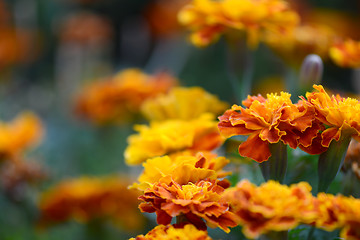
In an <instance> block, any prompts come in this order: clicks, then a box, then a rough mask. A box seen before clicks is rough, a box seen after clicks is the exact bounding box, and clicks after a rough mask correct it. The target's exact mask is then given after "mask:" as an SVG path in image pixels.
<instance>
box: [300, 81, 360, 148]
mask: <svg viewBox="0 0 360 240" xmlns="http://www.w3.org/2000/svg"><path fill="white" fill-rule="evenodd" d="M314 88H315V89H316V90H317V91H316V92H312V93H307V94H306V98H307V102H308V103H310V104H311V105H312V106H314V107H315V109H316V118H317V119H318V120H319V121H321V122H322V123H324V124H325V125H326V126H327V129H326V130H324V131H323V132H322V134H321V136H322V141H321V144H322V145H323V146H324V147H328V146H329V145H330V143H331V141H332V140H334V139H335V140H336V141H339V140H340V138H347V137H350V136H353V137H360V103H359V101H358V100H356V99H354V98H342V97H340V96H339V95H336V96H334V95H332V96H331V97H330V96H329V95H328V94H327V92H326V91H325V90H324V88H323V86H321V85H314Z"/></svg>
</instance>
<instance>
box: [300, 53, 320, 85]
mask: <svg viewBox="0 0 360 240" xmlns="http://www.w3.org/2000/svg"><path fill="white" fill-rule="evenodd" d="M323 69H324V66H323V62H322V60H321V58H320V57H319V56H318V55H316V54H310V55H308V56H307V57H306V58H305V59H304V61H303V63H302V65H301V69H300V84H301V86H302V88H308V87H311V86H312V85H313V84H319V83H320V82H321V78H322V74H323Z"/></svg>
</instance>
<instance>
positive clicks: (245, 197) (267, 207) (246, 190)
mask: <svg viewBox="0 0 360 240" xmlns="http://www.w3.org/2000/svg"><path fill="white" fill-rule="evenodd" d="M222 199H223V200H225V201H226V202H228V203H230V206H231V208H230V211H232V212H234V213H235V214H236V215H237V216H238V217H239V219H240V220H239V222H240V225H241V226H242V227H243V228H242V229H243V232H244V234H245V236H246V237H248V238H257V237H258V236H260V235H261V234H263V233H266V232H268V231H284V230H288V229H291V228H295V227H296V226H297V225H298V224H300V223H311V222H312V221H314V217H315V216H316V212H315V211H314V204H313V196H312V195H311V186H310V185H309V184H308V183H306V182H301V183H298V184H294V185H291V186H290V187H288V186H286V185H281V184H279V183H278V182H275V181H268V182H266V183H263V184H262V185H261V186H259V187H257V186H255V185H254V184H252V183H250V182H249V181H248V180H243V181H241V182H239V183H238V184H237V185H236V187H233V188H229V189H227V190H225V192H224V194H223V196H222Z"/></svg>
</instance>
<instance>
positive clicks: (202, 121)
mask: <svg viewBox="0 0 360 240" xmlns="http://www.w3.org/2000/svg"><path fill="white" fill-rule="evenodd" d="M212 119H213V115H212V114H204V115H202V116H201V117H199V118H197V119H194V120H190V121H185V120H168V121H164V122H151V123H150V126H147V125H136V126H135V130H136V131H137V132H139V133H138V134H134V135H131V136H129V138H128V143H129V145H128V147H127V148H126V149H125V161H126V163H127V164H129V165H135V164H140V163H142V162H143V161H145V160H146V159H148V158H152V157H157V156H163V155H166V154H170V153H174V152H178V151H183V150H187V149H188V150H195V151H196V150H197V151H211V150H213V149H215V148H216V147H218V146H220V145H221V144H222V143H223V140H224V139H223V138H222V137H221V136H220V134H219V131H218V129H217V127H216V124H217V123H216V121H214V120H212Z"/></svg>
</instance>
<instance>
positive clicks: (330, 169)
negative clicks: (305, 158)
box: [318, 137, 351, 193]
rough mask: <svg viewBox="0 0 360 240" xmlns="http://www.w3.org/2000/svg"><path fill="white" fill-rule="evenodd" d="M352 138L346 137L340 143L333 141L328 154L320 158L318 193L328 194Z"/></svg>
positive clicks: (325, 153) (323, 154)
mask: <svg viewBox="0 0 360 240" xmlns="http://www.w3.org/2000/svg"><path fill="white" fill-rule="evenodd" d="M350 140H351V137H344V138H342V139H340V140H339V141H335V140H333V141H332V142H331V143H330V145H329V148H328V150H327V151H326V152H323V153H322V154H320V156H319V162H318V177H319V182H318V193H319V192H326V191H327V190H328V188H329V186H330V184H331V183H332V181H333V180H334V179H335V177H336V175H337V173H338V172H339V170H340V168H341V166H342V164H343V162H344V159H345V156H346V151H347V149H348V146H349V143H350Z"/></svg>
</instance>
